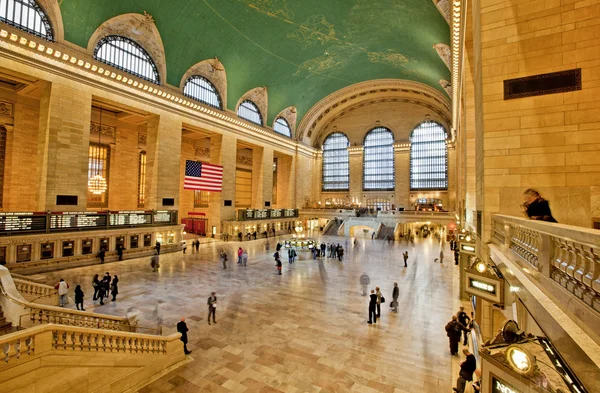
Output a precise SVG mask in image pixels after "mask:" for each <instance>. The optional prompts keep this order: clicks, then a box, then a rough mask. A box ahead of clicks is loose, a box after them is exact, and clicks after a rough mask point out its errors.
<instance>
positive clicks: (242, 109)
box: [237, 100, 263, 126]
mask: <svg viewBox="0 0 600 393" xmlns="http://www.w3.org/2000/svg"><path fill="white" fill-rule="evenodd" d="M237 115H238V116H239V117H241V118H242V119H246V120H248V121H251V122H252V123H256V124H258V125H259V126H262V124H263V122H262V116H261V114H260V111H259V110H258V107H257V106H256V104H255V103H254V102H252V101H250V100H244V101H243V102H242V103H241V104H240V106H239V107H238V110H237Z"/></svg>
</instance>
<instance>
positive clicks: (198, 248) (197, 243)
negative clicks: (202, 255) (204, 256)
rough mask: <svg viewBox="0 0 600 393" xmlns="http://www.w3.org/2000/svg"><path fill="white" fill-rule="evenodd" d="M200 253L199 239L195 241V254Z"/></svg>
mask: <svg viewBox="0 0 600 393" xmlns="http://www.w3.org/2000/svg"><path fill="white" fill-rule="evenodd" d="M198 252H200V239H196V253H198Z"/></svg>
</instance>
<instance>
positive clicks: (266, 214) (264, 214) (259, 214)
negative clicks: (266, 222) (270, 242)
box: [254, 210, 269, 219]
mask: <svg viewBox="0 0 600 393" xmlns="http://www.w3.org/2000/svg"><path fill="white" fill-rule="evenodd" d="M267 217H269V212H268V210H254V218H258V219H260V218H267Z"/></svg>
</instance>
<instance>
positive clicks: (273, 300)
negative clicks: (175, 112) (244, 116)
mask: <svg viewBox="0 0 600 393" xmlns="http://www.w3.org/2000/svg"><path fill="white" fill-rule="evenodd" d="M270 240H271V242H273V240H272V239H270ZM324 240H325V241H335V242H340V243H341V244H342V245H344V246H346V249H347V251H346V254H345V256H344V262H343V263H340V262H338V261H337V260H333V259H322V260H316V261H315V260H312V258H309V254H308V253H307V252H299V254H300V258H301V259H300V260H299V261H297V262H296V263H295V264H293V265H289V264H288V263H287V258H284V265H283V275H281V276H278V275H277V270H276V268H275V265H274V262H273V257H272V254H273V249H274V245H273V243H271V251H269V252H267V251H266V250H265V241H264V240H259V241H252V242H244V243H242V247H244V248H246V247H247V249H248V252H249V262H248V266H247V267H245V268H244V267H241V266H238V265H237V264H236V263H235V261H236V259H237V258H234V253H235V251H236V250H237V245H238V243H233V242H231V243H227V244H222V243H210V244H203V245H202V246H201V248H200V252H199V253H193V252H192V250H191V247H190V248H188V251H187V254H186V255H183V254H182V253H177V254H166V255H162V256H161V269H160V271H159V272H158V273H153V272H152V269H151V268H150V263H149V259H143V260H142V259H140V260H131V261H125V262H118V263H111V264H105V265H103V266H100V265H96V266H91V267H85V268H78V269H71V270H65V271H61V272H55V273H47V274H40V275H37V276H36V277H38V278H44V279H45V280H46V281H47V282H49V283H50V282H54V281H57V280H58V279H59V278H61V277H62V278H64V279H65V280H66V281H67V282H68V283H69V284H70V285H71V288H74V286H75V285H77V284H81V285H82V287H83V289H84V291H85V294H86V297H85V304H86V309H87V310H92V311H94V312H99V313H106V314H113V315H125V313H126V311H127V310H128V309H129V308H130V307H135V308H137V309H139V311H140V317H141V318H140V319H141V321H140V324H141V325H143V326H149V327H154V326H156V324H157V323H159V322H160V321H162V324H163V325H164V333H165V334H166V333H170V332H173V331H174V330H175V325H176V323H177V321H178V320H179V318H180V317H181V316H185V317H186V319H187V322H188V327H189V328H190V332H189V338H190V345H189V346H188V347H189V348H190V349H192V350H193V353H192V354H191V356H190V358H191V359H192V360H191V361H190V362H189V363H187V364H185V365H184V366H182V367H180V368H178V369H176V370H174V371H172V372H170V373H168V374H166V375H163V376H161V377H160V378H158V379H157V380H156V381H154V382H152V383H151V384H149V385H148V386H147V387H145V388H144V389H142V392H144V393H153V392H240V393H241V392H248V393H250V392H411V393H413V392H414V393H419V392H448V391H451V386H452V385H451V384H452V380H453V379H454V376H453V375H451V361H452V358H451V356H450V354H449V351H448V340H447V337H446V334H445V331H444V325H445V324H446V322H447V321H448V320H449V319H450V317H451V315H452V313H453V312H454V311H455V310H454V309H453V307H454V306H453V287H452V281H453V280H452V275H453V273H454V272H457V271H456V269H457V267H456V266H454V264H453V263H452V254H451V252H450V251H449V250H448V249H447V248H446V250H445V255H446V258H445V262H444V263H443V264H440V263H435V262H434V258H437V257H439V251H440V246H439V243H437V242H435V240H434V239H424V240H420V241H418V242H417V243H416V245H414V246H412V245H411V246H407V245H405V244H402V245H394V244H389V243H387V242H383V241H378V240H374V241H373V240H370V239H368V240H367V239H360V240H358V245H357V246H356V247H352V244H351V242H347V241H346V240H345V239H343V238H338V237H331V238H325V239H324ZM348 246H350V247H349V248H348ZM221 247H225V248H226V249H227V250H228V253H229V263H230V268H228V269H227V270H223V269H222V266H221V264H220V262H219V261H218V259H217V251H218V249H219V248H221ZM404 250H408V252H409V256H410V257H409V266H408V268H404V267H403V266H404V263H403V262H402V257H401V254H402V252H403V251H404ZM106 271H108V272H110V274H111V275H114V274H118V276H119V279H120V285H119V286H120V288H119V291H120V293H119V295H118V297H117V301H116V302H110V301H108V302H107V304H105V305H104V306H100V305H98V304H95V305H92V302H91V297H92V293H93V291H92V287H91V280H92V276H93V274H94V273H98V274H100V275H103V273H104V272H106ZM363 272H364V273H367V274H368V275H369V277H370V279H371V285H369V288H375V286H380V287H381V289H382V292H383V295H384V296H385V297H386V298H387V303H385V304H384V305H382V310H381V312H382V316H381V320H380V321H378V323H377V324H376V325H368V324H367V303H368V300H367V297H363V296H362V290H361V286H360V284H359V277H360V275H361V274H362V273H363ZM394 282H398V284H399V287H400V299H399V303H400V308H399V309H400V311H399V313H397V314H395V313H392V312H390V307H389V302H390V301H391V297H392V287H393V284H394ZM211 291H215V292H216V293H217V296H218V299H219V307H218V309H217V322H218V323H217V324H216V325H212V326H209V325H208V324H207V322H206V317H207V305H206V300H207V298H208V296H209V295H210V292H211ZM69 307H74V305H69Z"/></svg>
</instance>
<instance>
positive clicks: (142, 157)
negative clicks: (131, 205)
mask: <svg viewBox="0 0 600 393" xmlns="http://www.w3.org/2000/svg"><path fill="white" fill-rule="evenodd" d="M147 162H148V156H147V155H146V151H145V150H142V151H140V152H139V153H138V197H137V206H138V207H139V208H143V207H144V205H145V204H146V171H147V165H146V164H147Z"/></svg>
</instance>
